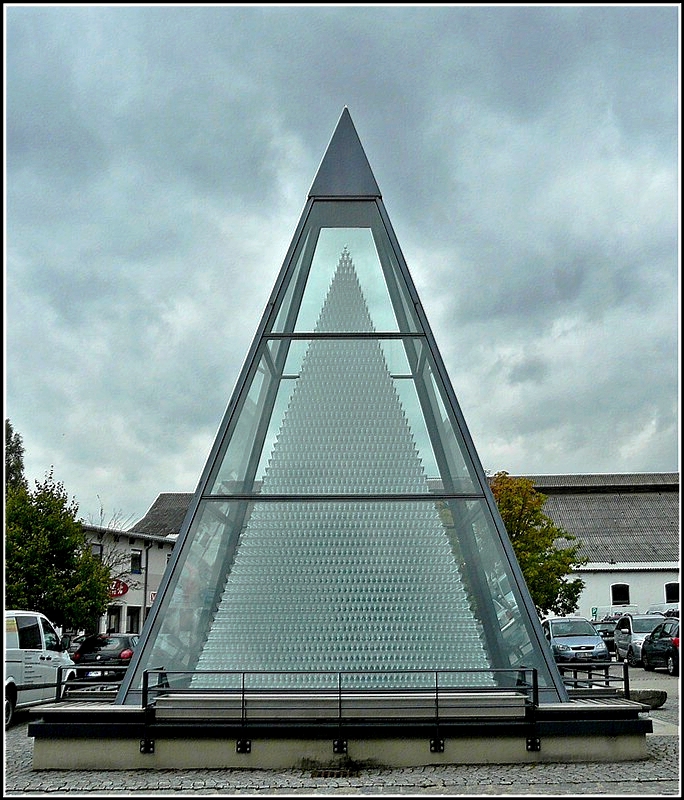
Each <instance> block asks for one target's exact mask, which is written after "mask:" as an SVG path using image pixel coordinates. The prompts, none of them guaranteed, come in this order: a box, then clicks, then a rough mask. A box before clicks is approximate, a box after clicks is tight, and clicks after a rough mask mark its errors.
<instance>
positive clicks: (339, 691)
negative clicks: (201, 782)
mask: <svg viewBox="0 0 684 800" xmlns="http://www.w3.org/2000/svg"><path fill="white" fill-rule="evenodd" d="M482 674H485V675H488V676H491V681H490V682H489V683H484V682H483V680H482ZM217 675H220V676H223V678H224V680H225V682H226V683H228V682H232V683H233V685H232V686H222V687H212V686H210V685H207V684H208V683H211V681H206V682H205V684H204V685H202V676H217ZM478 675H480V679H479V682H475V681H473V685H471V684H470V683H469V682H468V680H467V677H466V676H470V677H471V680H472V679H473V677H475V676H478ZM296 676H300V677H304V678H305V679H306V682H308V683H309V685H308V686H306V685H300V686H292V685H290V686H288V685H286V684H287V680H288V679H290V680H291V679H293V678H296ZM313 676H319V678H326V679H327V685H326V686H320V687H317V688H314V687H312V686H311V684H310V682H311V679H312V678H313ZM370 676H372V677H373V678H375V679H379V678H381V677H382V678H385V679H387V678H391V680H386V681H385V684H384V685H375V686H372V687H369V686H359V685H354V683H355V680H357V681H358V679H359V678H360V677H365V678H369V677H370ZM464 677H465V678H466V679H465V681H464ZM191 678H194V680H195V685H191V681H190V679H191ZM198 678H199V680H198ZM269 678H270V679H273V678H278V679H280V682H281V685H267V684H268V683H269V680H268V679H269ZM475 680H476V681H477V677H475ZM302 683H304V681H303V682H302ZM416 684H420V685H416ZM141 692H142V695H141V705H142V707H143V708H144V709H147V710H151V709H152V708H154V707H155V706H156V705H157V700H158V699H159V698H164V702H165V703H166V702H167V701H170V702H173V699H174V697H175V698H176V700H177V701H178V702H185V703H186V704H187V703H189V704H192V703H193V702H194V701H196V704H197V705H196V709H195V710H197V708H200V709H201V708H207V709H208V708H211V707H212V706H211V703H212V702H214V703H215V705H216V707H218V706H219V705H220V704H221V702H225V701H226V700H227V699H228V698H232V699H234V700H235V701H236V703H235V706H234V707H233V711H234V712H235V714H236V716H237V714H238V713H239V720H240V722H241V723H242V724H247V722H248V717H249V714H250V713H251V714H252V715H253V716H258V712H257V711H255V710H254V709H255V708H256V707H257V706H258V704H259V703H261V704H262V705H261V708H262V710H263V707H264V705H268V704H269V701H271V700H273V699H275V698H277V700H278V702H279V703H280V704H281V707H282V713H283V714H284V715H286V714H287V710H288V705H289V707H290V709H293V708H296V709H297V710H298V711H300V712H301V711H306V710H310V711H311V714H312V715H315V713H316V709H318V710H319V711H320V709H321V708H322V707H323V706H324V705H325V709H326V713H327V714H330V713H331V706H332V703H333V701H335V702H336V720H335V721H336V722H337V723H338V724H340V723H341V722H342V721H344V720H345V719H347V720H348V719H349V714H350V713H351V712H350V711H349V710H348V709H349V708H351V707H352V705H353V707H354V714H355V715H356V717H355V718H358V716H359V715H362V713H363V711H364V709H366V710H367V711H368V714H369V716H373V717H374V718H378V719H380V718H383V715H384V716H385V717H386V716H393V717H394V716H397V715H400V714H401V711H400V710H401V709H402V708H406V714H407V715H408V716H410V713H409V710H408V709H410V708H414V709H416V713H421V714H423V715H425V713H426V710H429V713H430V714H434V720H435V722H437V723H439V721H440V719H443V718H444V717H445V716H446V715H449V714H451V716H453V715H454V713H455V712H454V709H459V708H461V709H462V710H463V709H468V708H471V709H478V708H480V707H481V708H482V709H484V708H485V707H488V708H489V709H490V712H489V713H490V715H492V716H495V715H497V714H501V713H502V709H503V708H504V707H505V706H506V703H507V702H509V703H511V704H512V703H515V704H517V707H515V708H514V706H513V705H511V706H510V707H511V708H513V711H511V712H510V713H511V714H512V715H524V716H526V717H528V718H529V716H530V715H531V714H532V713H533V711H534V709H535V708H536V707H537V706H538V705H539V683H538V675H537V670H536V669H534V668H524V667H523V668H511V669H491V670H457V669H453V670H387V671H372V672H364V671H358V670H350V671H326V670H315V671H308V672H303V671H297V670H280V671H275V670H273V671H271V670H254V671H237V670H196V671H181V670H167V669H165V668H164V667H157V668H152V669H147V670H144V672H143V675H142V689H141ZM485 696H486V697H485ZM480 698H481V701H482V705H481V706H479V705H478V700H479V699H480ZM508 698H512V699H510V700H509V699H508ZM498 700H500V701H501V702H500V703H498V702H497V701H498ZM238 701H239V712H238V708H237V704H238ZM397 701H400V705H397ZM460 701H462V705H459V702H460ZM202 703H204V704H208V705H204V706H203V705H202ZM412 704H413V705H412ZM271 707H272V706H271ZM345 709H347V710H346V711H345ZM248 712H249V713H248ZM456 713H458V712H456ZM504 713H505V712H504ZM473 715H474V716H475V715H476V713H475V712H473ZM286 720H287V717H286V716H285V717H284V720H283V721H286Z"/></svg>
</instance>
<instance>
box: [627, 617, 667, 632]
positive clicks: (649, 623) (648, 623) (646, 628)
mask: <svg viewBox="0 0 684 800" xmlns="http://www.w3.org/2000/svg"><path fill="white" fill-rule="evenodd" d="M632 621H633V623H634V633H650V632H651V631H652V630H653V629H654V628H655V627H656V626H657V625H659V624H661V622H660V620H658V619H653V620H651V619H635V620H632Z"/></svg>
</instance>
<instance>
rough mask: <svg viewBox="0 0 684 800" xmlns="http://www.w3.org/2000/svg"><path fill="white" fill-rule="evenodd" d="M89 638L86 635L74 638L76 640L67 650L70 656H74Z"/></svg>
mask: <svg viewBox="0 0 684 800" xmlns="http://www.w3.org/2000/svg"><path fill="white" fill-rule="evenodd" d="M87 638H88V637H87V636H85V635H82V636H74V638H73V639H72V640H71V641H70V642H69V647H68V648H67V652H68V653H69V655H73V654H74V653H75V652H76V651H77V650H78V648H79V647H80V646H81V645H82V644H83V642H84V641H85V640H86V639H87Z"/></svg>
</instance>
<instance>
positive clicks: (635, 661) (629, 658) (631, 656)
mask: <svg viewBox="0 0 684 800" xmlns="http://www.w3.org/2000/svg"><path fill="white" fill-rule="evenodd" d="M627 663H628V664H629V666H630V667H636V665H637V664H638V663H639V659H638V658H637V657H636V656H635V655H634V650H632V648H631V647H630V648H629V650H628V651H627Z"/></svg>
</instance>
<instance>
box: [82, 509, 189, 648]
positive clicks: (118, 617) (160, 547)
mask: <svg viewBox="0 0 684 800" xmlns="http://www.w3.org/2000/svg"><path fill="white" fill-rule="evenodd" d="M83 530H84V532H85V534H86V537H87V539H88V540H89V541H90V546H91V549H92V551H93V552H94V553H95V554H96V555H97V556H98V557H100V558H102V559H103V560H104V561H105V563H108V564H111V563H112V561H114V562H116V564H117V565H118V566H117V567H115V568H114V569H113V571H112V572H113V574H118V575H119V577H118V578H117V579H116V580H115V581H114V583H113V585H112V593H111V602H110V605H109V607H108V608H107V613H106V615H105V616H103V617H102V619H101V620H100V624H99V628H98V632H102V633H104V632H107V631H108V632H115V633H140V629H141V628H142V624H143V622H144V619H145V616H146V615H147V612H148V611H149V609H150V606H151V605H152V602H153V601H154V598H155V595H156V593H157V589H158V588H159V584H160V582H161V579H162V576H163V574H164V571H165V569H166V565H167V563H168V561H169V558H170V556H171V552H172V550H173V546H174V544H175V541H176V535H175V534H171V535H166V536H156V535H154V534H147V533H138V532H137V531H135V530H129V531H121V530H116V529H112V528H99V527H97V526H94V525H85V524H84V525H83ZM143 609H145V610H143Z"/></svg>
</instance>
